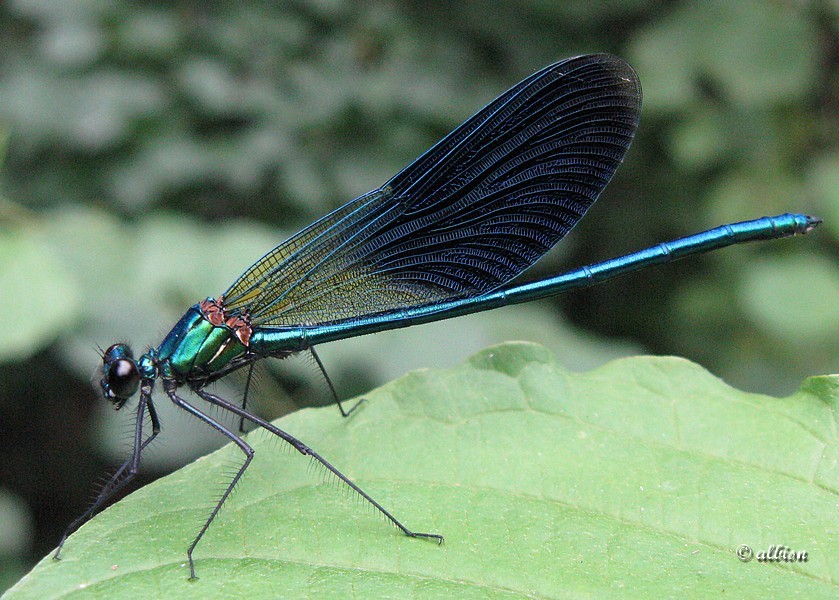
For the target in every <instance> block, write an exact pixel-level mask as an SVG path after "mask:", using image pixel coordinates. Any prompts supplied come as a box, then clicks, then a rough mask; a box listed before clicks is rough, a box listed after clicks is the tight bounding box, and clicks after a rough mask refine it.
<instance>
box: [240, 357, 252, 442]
mask: <svg viewBox="0 0 839 600" xmlns="http://www.w3.org/2000/svg"><path fill="white" fill-rule="evenodd" d="M255 364H256V362H252V363H251V364H250V365H248V379H247V381H245V394H244V396H242V410H247V409H248V392H249V391H250V389H251V378H252V377H253V367H254V365H255ZM239 433H245V417H239Z"/></svg>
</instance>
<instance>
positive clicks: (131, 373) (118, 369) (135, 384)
mask: <svg viewBox="0 0 839 600" xmlns="http://www.w3.org/2000/svg"><path fill="white" fill-rule="evenodd" d="M107 380H108V391H109V392H110V395H111V396H113V397H115V398H118V399H120V400H127V399H128V398H130V397H131V396H133V395H134V394H135V393H137V388H139V387H140V371H139V370H138V369H137V363H135V362H134V360H133V359H130V358H120V359H117V360H115V361H114V362H112V363H111V364H110V365H108V376H107Z"/></svg>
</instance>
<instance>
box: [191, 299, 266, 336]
mask: <svg viewBox="0 0 839 600" xmlns="http://www.w3.org/2000/svg"><path fill="white" fill-rule="evenodd" d="M198 308H200V309H201V314H202V316H203V317H204V318H205V319H207V320H208V321H209V322H210V323H212V324H213V325H215V326H216V327H222V326H224V327H227V328H228V329H230V330H231V331H232V332H233V335H235V336H236V338H237V339H238V340H239V341H240V342H242V345H243V346H245V347H247V346H248V344H249V343H250V341H251V334H252V333H253V330H252V329H251V323H250V319H249V318H248V315H247V313H243V314H241V315H228V314H227V311H226V310H225V309H224V298H219V299H218V300H216V299H214V298H207V299H206V300H202V301H201V302H199V303H198Z"/></svg>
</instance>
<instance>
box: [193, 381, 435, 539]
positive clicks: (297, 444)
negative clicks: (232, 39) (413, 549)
mask: <svg viewBox="0 0 839 600" xmlns="http://www.w3.org/2000/svg"><path fill="white" fill-rule="evenodd" d="M195 393H196V394H198V395H199V396H200V397H201V398H203V399H204V400H206V401H207V402H209V403H210V404H215V405H216V406H218V407H220V408H223V409H225V410H229V411H230V412H232V413H233V414H236V415H239V416H240V417H244V418H245V419H247V420H249V421H252V422H253V423H255V424H257V425H259V426H260V427H262V428H263V429H265V430H267V431H269V432H271V433H273V434H274V435H276V436H277V437H279V438H280V439H282V440H283V441H285V442H288V443H289V444H291V445H292V446H293V447H294V448H295V449H296V450H297V451H298V452H300V454H303V455H306V456H311V457H312V458H313V459H315V460H316V461H318V462H319V463H320V464H322V465H323V466H324V467H326V468H327V469H328V470H329V471H330V472H332V473H333V474H334V475H335V476H336V477H337V478H338V479H340V480H341V481H343V482H344V483H345V484H346V485H348V486H349V487H350V488H351V489H352V490H354V491H355V492H356V493H357V494H358V495H359V496H361V497H362V498H364V499H365V500H367V502H369V503H370V504H372V505H373V506H374V507H375V508H376V510H378V511H379V512H380V513H382V514H383V515H384V516H385V517H387V519H388V520H389V521H390V522H391V523H393V524H394V525H395V526H396V527H398V528H399V529H400V530H401V531H402V533H404V534H405V535H407V536H409V537H414V538H432V539H435V540H437V543H438V544H442V543H443V536H442V535H440V534H437V533H418V532H415V531H411V530H410V529H408V528H407V527H405V526H404V525H403V524H402V523H400V522H399V521H398V520H397V519H396V517H394V516H393V515H392V514H390V512H388V510H387V509H385V507H383V506H382V505H381V504H379V503H378V502H376V501H375V500H374V499H373V498H372V497H371V496H370V495H369V494H367V492H365V491H364V490H362V489H361V488H360V487H358V486H357V485H356V484H355V483H353V482H352V480H350V479H349V478H348V477H347V476H346V475H344V474H343V473H341V471H339V470H338V469H337V468H335V467H334V466H332V464H330V463H329V462H328V461H327V460H326V459H325V458H323V457H322V456H321V455H320V454H318V453H317V452H315V451H314V450H312V449H311V448H309V446H307V445H306V444H304V443H303V442H301V441H300V440H298V439H297V438H296V437H294V436H293V435H291V434H289V433H286V432H285V431H283V430H282V429H279V428H278V427H275V426H274V425H272V424H271V423H269V422H268V421H265V420H264V419H261V418H259V417H257V416H256V415H252V414H250V413H249V412H247V411H244V410H242V409H241V408H239V407H238V406H236V405H235V404H231V403H230V402H228V401H227V400H225V399H224V398H220V397H218V396H216V395H215V394H211V393H210V392H207V391H206V390H200V389H199V390H195Z"/></svg>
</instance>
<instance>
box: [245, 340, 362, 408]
mask: <svg viewBox="0 0 839 600" xmlns="http://www.w3.org/2000/svg"><path fill="white" fill-rule="evenodd" d="M309 352H311V353H312V358H314V359H315V362H316V363H317V365H318V368H319V369H320V372H321V373H322V374H323V378H324V379H326V384H327V385H328V386H329V391H330V392H332V398H333V400H335V403H336V404H337V405H338V410H340V411H341V416H342V417H344V418H346V417H349V416H350V415H351V414H352V413H353V411H355V409H356V408H358V406H359V404H361V403H362V402H364V401H365V399H364V398H362V399H361V400H359V401H358V402H356V403H355V404H353V405H352V407H351V408H350V409H349V410H344V405H343V404H341V400H339V399H338V392H336V391H335V386H334V385H332V379H331V378H330V377H329V373H327V372H326V367H324V366H323V362H322V361H321V360H320V356H318V353H317V352H315V348H314V346H310V347H309ZM242 408H244V406H243V407H242ZM240 418H241V419H242V420H244V418H245V417H240Z"/></svg>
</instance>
